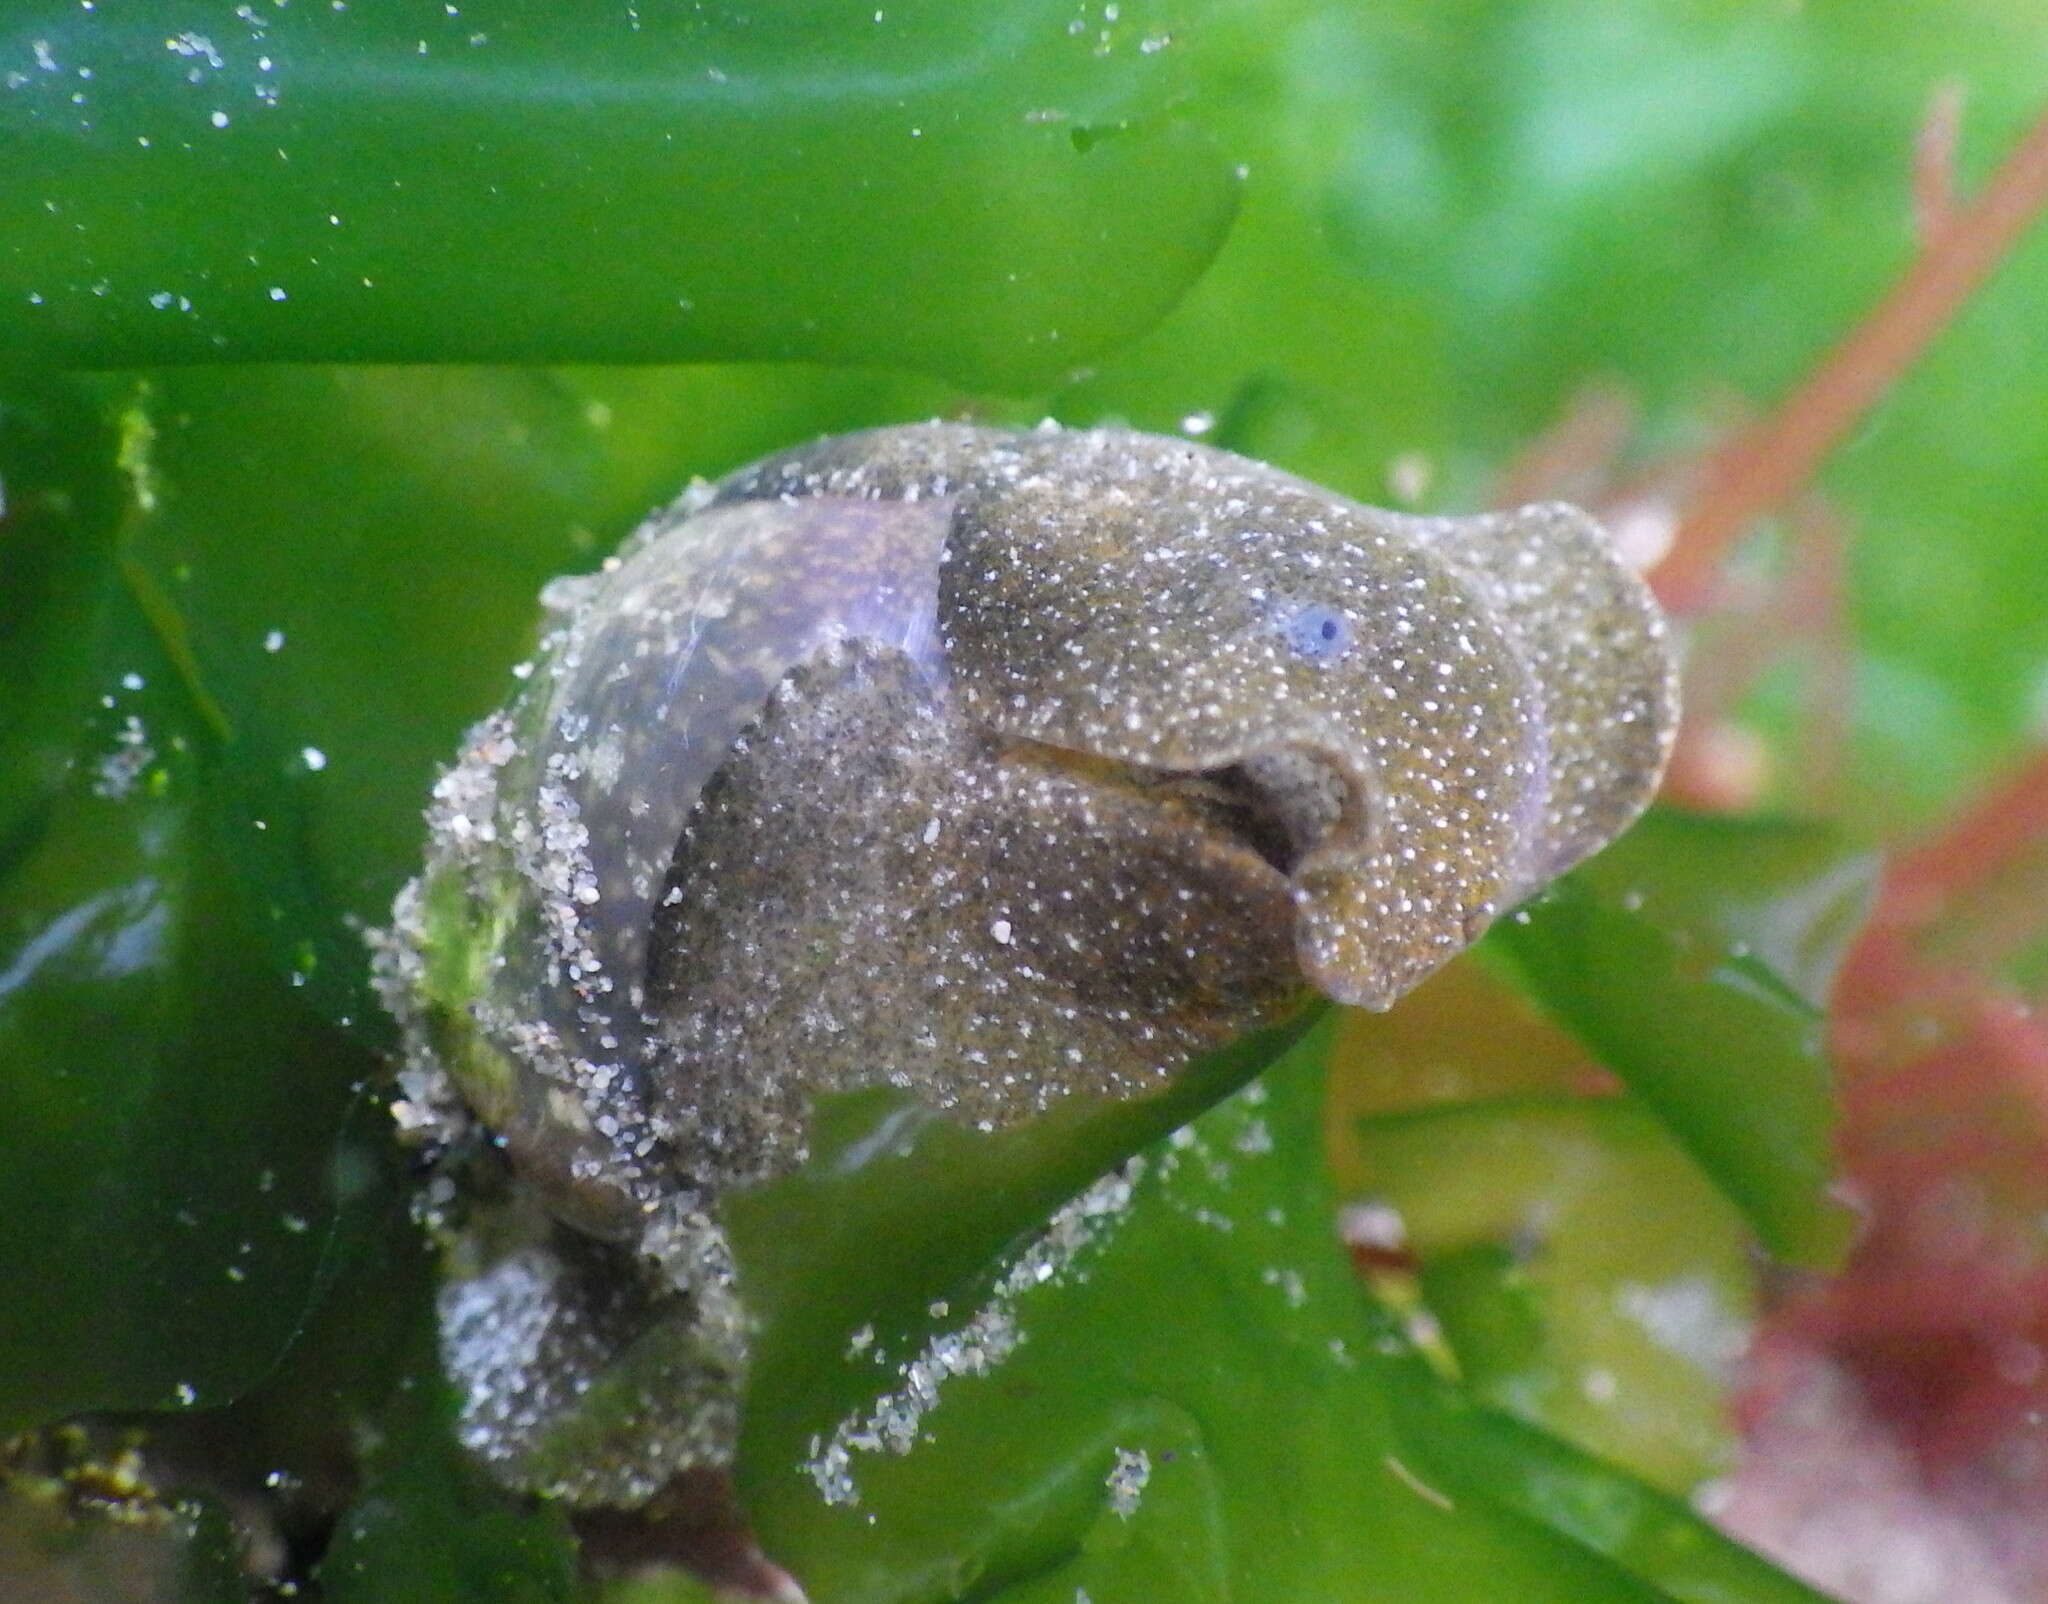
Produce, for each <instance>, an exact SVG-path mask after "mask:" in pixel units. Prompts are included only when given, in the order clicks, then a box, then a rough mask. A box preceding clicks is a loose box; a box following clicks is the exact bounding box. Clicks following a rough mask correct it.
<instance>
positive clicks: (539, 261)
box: [0, 0, 1235, 387]
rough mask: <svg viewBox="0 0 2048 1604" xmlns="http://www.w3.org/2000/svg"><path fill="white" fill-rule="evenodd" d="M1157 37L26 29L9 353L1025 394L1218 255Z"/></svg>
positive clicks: (79, 24)
mask: <svg viewBox="0 0 2048 1604" xmlns="http://www.w3.org/2000/svg"><path fill="white" fill-rule="evenodd" d="M1183 9H1184V8H1183V7H1181V6H1178V5H1174V4H1170V3H1168V0H1125V4H1124V5H1123V6H1122V7H1121V8H1120V10H1121V14H1119V12H1118V11H1117V10H1111V11H1109V12H1105V13H1103V14H1102V15H1101V16H1100V17H1099V18H1093V17H1091V18H1089V19H1087V20H1086V22H1085V24H1082V25H1077V26H1069V24H1070V23H1075V22H1076V21H1077V18H1078V17H1079V14H1078V13H1077V12H1076V11H1075V10H1074V8H1073V7H1072V5H1070V4H1068V3H1067V0H991V3H986V4H981V5H976V6H974V7H972V8H963V7H961V6H958V5H956V4H953V3H952V0H896V3H894V4H891V5H887V6H884V7H880V8H877V7H875V6H873V5H870V4H867V3H865V0H861V3H850V0H809V3H807V4H801V5H791V6H773V7H768V8H765V9H760V10H735V9H733V8H730V7H727V8H711V9H705V8H701V7H693V8H686V9H682V10H677V9H674V8H669V7H662V6H645V7H641V8H634V7H630V6H621V7H617V8H613V9H610V10H608V11H605V12H600V13H593V12H592V11H591V9H590V8H589V7H588V6H585V5H579V4H574V3H556V4H533V3H523V0H465V3H464V4H463V5H462V6H460V7H459V8H457V9H456V10H454V11H449V10H447V9H446V8H442V7H437V8H435V9H434V10H433V11H432V12H431V14H428V13H420V12H413V11H407V10H398V11H393V10H389V9H387V8H383V7H375V6H360V5H359V6H329V5H317V6H316V5H306V6H294V7H289V8H280V7H268V6H266V7H262V8H255V7H251V8H247V9H245V10H244V11H242V12H240V13H237V14H236V15H234V16H228V15H226V14H224V13H223V12H222V10H221V9H220V8H219V7H218V6H215V5H209V4H202V3H199V0H175V3H171V4H159V5H155V6H152V7H151V8H150V9H149V11H148V12H147V13H146V14H144V13H139V12H132V11H130V10H128V9H126V8H123V7H119V6H103V7H99V8H97V9H88V10H81V9H80V8H79V7H78V6H76V5H74V4H70V3H68V0H65V3H58V0H40V3H37V4H34V5H28V6H16V7H14V8H13V10H12V12H11V14H10V15H9V17H8V19H7V21H6V24H5V25H4V27H0V69H4V70H6V71H7V72H8V74H9V76H8V78H7V84H8V88H7V90H6V92H5V93H4V94H0V139H4V140H5V142H6V144H7V147H8V150H9V169H10V170H9V174H8V177H7V179H6V186H5V188H4V189H0V232H4V233H5V235H6V237H7V239H8V249H7V250H6V252H5V253H0V354H4V355H5V356H8V357H11V358H13V359H14V361H15V362H17V363H20V362H31V361H32V362H39V363H47V364H57V365H66V366H91V367H114V366H141V365H145V364H155V363H159V362H181V361H200V362H219V361H234V360H244V361H247V360H252V359H253V360H268V361H276V360H299V361H327V362H366V361H375V362H392V361H511V362H542V361H586V362H588V361H637V362H648V361H670V362H674V361H706V360H723V359H731V358H735V357H746V358H756V359H759V358H783V359H788V358H808V359H821V358H822V359H829V360H834V361H840V362H888V363H891V364H895V365H899V366H907V367H917V368H922V369H925V370H927V371H938V372H943V373H946V374H948V375H950V376H953V377H956V378H960V379H964V380H968V381H970V382H976V383H980V384H983V385H988V386H992V387H1003V386H1012V387H1016V386H1023V385H1027V384H1032V383H1039V382H1043V381H1044V380H1045V379H1047V378H1050V377H1053V376H1055V375H1058V374H1060V373H1063V372H1065V371H1067V370H1068V369H1070V368H1071V367H1073V366H1074V365H1075V364H1076V363H1079V362H1084V361H1087V360H1089V359H1090V358H1092V357H1094V356H1096V355H1098V354H1099V353H1100V352H1101V351H1103V350H1104V349H1105V348H1107V347H1110V346H1113V345H1115V344H1117V343H1118V342H1120V341H1121V340H1123V339H1125V338H1127V337H1129V336H1130V335H1131V334H1134V333H1136V332H1138V331H1139V330H1141V329H1143V328H1145V327H1146V326H1147V325H1148V324H1150V323H1151V322H1153V321H1154V320H1155V319H1156V318H1157V317H1158V316H1159V314H1160V313H1161V312H1163V311H1164V310H1165V309H1166V308H1167V307H1168V306H1170V305H1171V304H1172V303H1173V301H1174V299H1175V298H1176V297H1177V296H1178V295H1179V294H1180V293H1181V291H1182V290H1184V289H1185V288H1186V287H1187V285H1188V284H1189V283H1190V282H1191V281H1192V280H1193V279H1194V277H1195V275H1196V274H1197V273H1199V272H1200V271H1201V269H1202V268H1203V267H1204V266H1205V265H1206V264H1207V262H1208V260H1209V258H1210V257H1211V256H1212V255H1213V254H1214V252H1215V249H1216V247H1217V245H1218V243H1219V242H1220V241H1221V239H1222V237H1223V232H1224V230H1225V228H1226V227H1227V226H1228V223H1229V219H1230V215H1231V211H1232V208H1233V205H1234V191H1235V186H1234V184H1233V182H1232V180H1231V177H1230V171H1229V167H1228V165H1227V163H1226V162H1225V161H1224V160H1223V158H1222V157H1221V156H1220V155H1219V154H1218V153H1217V152H1216V151H1215V150H1214V149H1213V148H1212V147H1211V146H1210V145H1209V143H1208V142H1207V141H1206V140H1205V139H1204V138H1203V137H1202V135H1201V134H1200V132H1199V131H1198V130H1197V129H1196V128H1195V127H1193V126H1192V125H1191V124H1189V123H1187V122H1184V121H1182V120H1181V119H1180V118H1179V117H1177V116H1176V115H1175V113H1174V107H1175V102H1176V100H1178V99H1179V98H1181V97H1182V96H1183V95H1184V94H1185V91H1186V81H1185V78H1184V75H1183V73H1182V71H1181V69H1180V66H1179V60H1180V55H1181V52H1179V51H1176V50H1173V49H1162V48H1159V47H1158V46H1157V44H1156V43H1152V42H1155V41H1158V40H1160V39H1166V38H1170V37H1171V36H1172V34H1173V33H1174V32H1175V31H1176V29H1177V27H1178V26H1179V24H1180V22H1181V20H1182V17H1181V13H1182V11H1183Z"/></svg>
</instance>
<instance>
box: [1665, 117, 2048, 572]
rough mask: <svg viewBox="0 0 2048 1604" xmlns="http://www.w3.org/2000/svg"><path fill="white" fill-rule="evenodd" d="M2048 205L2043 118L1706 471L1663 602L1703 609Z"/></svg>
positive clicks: (1669, 568)
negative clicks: (1770, 517)
mask: <svg viewBox="0 0 2048 1604" xmlns="http://www.w3.org/2000/svg"><path fill="white" fill-rule="evenodd" d="M2044 205H2048V113H2044V114H2043V115H2042V116H2041V118H2040V119H2039V120H2038V121H2036V122H2035V124H2034V126H2033V127H2032V128H2030V129H2029V130H2028V131H2027V134H2026V136H2025V137H2024V138H2023V139H2022V140H2021V141H2020V143H2019V145H2018V146H2017V147H2016V148H2015V149H2014V150H2013V152H2012V154H2011V155H2010V156H2008V157H2007V158H2006V160H2005V163H2004V165H2002V166H2001V167H2000V168H1999V169H1998V171H1997V172H1996V173H1995V174H1993V175H1992V178H1991V181H1990V182H1989V183H1987V184H1986V185H1985V186H1984V188H1983V190H1982V191H1981V192H1980V193H1979V194H1978V195H1977V196H1976V198H1975V199H1974V200H1972V201H1970V202H1968V203H1967V204H1966V205H1963V206H1960V207H1954V208H1951V210H1950V212H1949V215H1948V220H1947V222H1946V224H1945V226H1944V227H1942V228H1941V229H1940V231H1939V232H1938V233H1937V234H1936V235H1935V236H1934V237H1933V238H1932V239H1931V240H1929V242H1928V243H1927V245H1926V247H1925V248H1924V249H1923V250H1922V251H1921V252H1920V253H1919V255H1918V256H1917V257H1916V258H1915V259H1914V261H1913V263H1912V265H1911V266H1910V267H1909V268H1907V270H1906V273H1905V275H1904V277H1902V278H1901V279H1900V280H1899V282H1898V283H1897V284H1896V285H1895V286H1894V287H1893V288H1892V290H1891V293H1890V294H1888V295H1887V296H1886V297H1885V298H1884V300H1883V301H1881V302H1880V303H1879V304H1878V305H1877V307H1876V308H1875V309H1874V310H1873V311H1872V312H1871V313H1870V315H1869V316H1868V317H1866V318H1865V319H1864V320H1863V321H1862V322H1861V323H1860V324H1858V325H1857V326H1856V327H1855V328H1854V329H1852V330H1851V331H1850V332H1849V334H1848V336H1847V337H1846V338H1845V339H1843V340H1842V342H1841V343H1840V344H1839V345H1837V346H1836V347H1835V349H1834V350H1833V351H1831V352H1830V353H1829V354H1828V356H1827V357H1826V358H1825V359H1824V360H1823V361H1822V362H1821V364H1820V366H1819V367H1818V368H1816V369H1815V370H1814V372H1813V375H1812V377H1811V378H1809V379H1808V380H1807V381H1806V383H1805V384H1803V385H1801V386H1800V388H1799V389H1798V390H1796V391H1795V392H1793V394H1792V395H1791V397H1790V398H1789V399H1787V400H1786V402H1785V403H1784V405H1783V406H1781V407H1779V408H1778V409H1777V410H1776V411H1775V412H1774V413H1773V414H1772V415H1771V416H1770V417H1768V418H1766V419H1765V420H1764V421H1763V422H1762V423H1761V424H1759V425H1757V426H1756V427H1755V428H1753V429H1750V430H1747V431H1745V432H1744V433H1742V434H1739V435H1737V436H1736V437H1735V439H1733V440H1732V441H1730V442H1729V443H1728V445H1727V446H1725V447H1724V448H1723V449H1722V450H1721V451H1719V452H1718V453H1716V455H1715V456H1714V458H1713V459H1712V460H1711V462H1710V463H1709V464H1708V467H1707V472H1706V476H1705V482H1704V484H1703V485H1702V487H1701V491H1700V494H1699V495H1698V497H1697V498H1696V499H1695V500H1694V502H1693V505H1692V508H1691V510H1690V511H1689V512H1688V513H1687V515H1686V516H1685V518H1684V520H1683V522H1682V523H1681V524H1680V526H1679V530H1678V534H1677V536H1676V538H1675V539H1674V540H1673V542H1672V547H1671V555H1670V556H1669V557H1668V558H1666V559H1665V561H1664V562H1663V563H1662V564H1660V565H1659V567H1658V568H1657V570H1656V572H1655V574H1654V575H1653V576H1652V583H1653V584H1654V585H1655V586H1656V589H1657V593H1658V594H1659V595H1660V596H1661V597H1662V598H1663V599H1664V601H1665V603H1666V605H1668V606H1670V607H1672V608H1673V609H1675V610H1677V611H1679V612H1696V611H1698V610H1699V609H1700V608H1701V607H1702V606H1704V605H1705V603H1706V601H1707V599H1708V596H1709V593H1710V592H1711V590H1712V586H1713V581H1714V577H1715V573H1716V570H1717V569H1718V568H1719V566H1720V562H1721V557H1722V554H1723V553H1724V552H1725V551H1726V549H1727V547H1728V546H1729V544H1730V543H1731V542H1733V541H1734V540H1735V538H1736V537H1737V536H1738V535H1740V534H1741V533H1742V532H1743V531H1744V530H1746V529H1747V528H1748V527H1749V526H1750V525H1751V524H1753V523H1754V522H1755V521H1756V520H1757V519H1758V518H1760V517H1761V516H1763V515H1764V514H1765V513H1767V512H1769V511H1770V510H1771V509H1772V508H1773V507H1776V506H1779V505H1781V504H1782V503H1783V502H1784V501H1785V500H1786V499H1787V498H1788V497H1789V496H1791V495H1792V494H1793V492H1795V491H1797V490H1798V489H1799V488H1800V487H1801V486H1802V485H1804V484H1805V483H1806V482H1807V481H1808V480H1809V479H1810V478H1811V477H1812V476H1813V474H1814V471H1815V470H1816V469H1817V468H1818V467H1819V466H1820V463H1821V459H1822V458H1824V457H1825V456H1826V455H1827V454H1828V452H1829V451H1830V450H1832V449H1833V448H1834V446H1835V445H1836V443H1837V442H1839V441H1840V440H1841V439H1842V437H1843V436H1844V435H1846V434H1847V433H1848V432H1849V431H1850V429H1852V428H1853V427H1854V426H1855V424H1856V423H1857V421H1858V420H1859V419H1860V418H1862V417H1863V415H1864V414H1865V413H1866V412H1868V411H1869V410H1870V408H1871V407H1872V406H1874V405H1875V404H1876V403H1877V401H1878V399H1879V398H1880V397H1881V396H1882V395H1883V394H1884V392H1885V391H1886V390H1887V389H1889V388H1890V386H1891V385H1892V383H1893V382H1894V381H1895V380H1896V379H1897V378H1898V377H1899V376H1900V375H1901V374H1902V373H1904V372H1905V371H1906V369H1907V368H1908V367H1910V366H1911V365H1912V363H1913V361H1914V360H1915V359H1916V358H1917V357H1918V356H1919V355H1920V353H1921V351H1922V350H1924V349H1925V348H1926V346H1927V344H1928V342H1929V341H1931V340H1932V339H1933V338H1934V336H1935V335H1936V334H1938V333H1940V332H1941V330H1942V328H1943V327H1944V326H1945V325H1946V324H1947V323H1948V322H1949V320H1950V319H1951V318H1953V317H1954V316H1955V314H1956V311H1957V309H1958V308H1959V307H1961V306H1962V304H1963V302H1964V301H1966V300H1968V299H1969V297H1970V295H1971V294H1972V292H1974V291H1975V290H1976V288H1977V287H1978V285H1980V284H1981V283H1982V282H1983V281H1984V280H1985V279H1986V278H1987V277H1988V276H1989V275H1990V273H1991V271H1992V269H1993V268H1994V267H1996V266H1997V265H1998V263H1999V261H2000V259H2001V258H2002V257H2003V256H2004V255H2005V254H2006V252H2008V251H2009V250H2011V249H2012V247H2013V245H2014V243H2015V242H2016V241H2017V240H2018V239H2019V237H2020V236H2021V235H2022V234H2023V233H2025V232H2026V229H2027V227H2028V225H2029V224H2031V223H2032V222H2033V220H2034V218H2035V217H2036V215H2037V214H2038V213H2039V212H2040V210H2041V209H2042V207H2043V206H2044Z"/></svg>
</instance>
